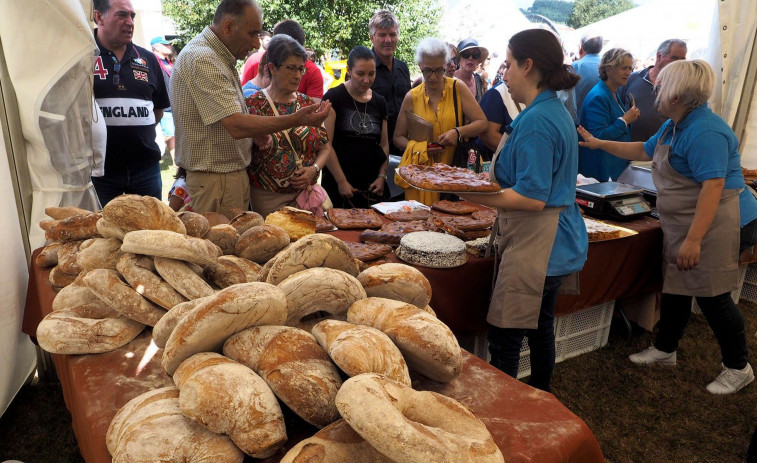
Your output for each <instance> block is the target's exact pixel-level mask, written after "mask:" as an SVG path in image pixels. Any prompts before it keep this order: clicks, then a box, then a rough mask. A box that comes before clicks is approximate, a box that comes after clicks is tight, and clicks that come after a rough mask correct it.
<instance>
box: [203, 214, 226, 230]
mask: <svg viewBox="0 0 757 463" xmlns="http://www.w3.org/2000/svg"><path fill="white" fill-rule="evenodd" d="M202 215H204V216H205V218H206V219H208V224H210V226H211V227H213V226H216V225H224V224H228V223H229V222H231V221H230V220H229V218H228V217H226V216H225V215H223V214H221V213H220V212H211V211H208V212H203V213H202Z"/></svg>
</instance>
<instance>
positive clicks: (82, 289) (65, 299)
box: [52, 273, 103, 311]
mask: <svg viewBox="0 0 757 463" xmlns="http://www.w3.org/2000/svg"><path fill="white" fill-rule="evenodd" d="M84 275H85V274H84V273H80V274H79V276H77V277H76V279H75V280H74V281H73V282H71V284H70V285H68V286H66V287H65V288H63V289H61V290H60V291H58V294H56V295H55V299H53V303H52V309H53V310H54V311H55V310H62V309H69V308H71V307H77V306H81V305H86V304H90V303H94V304H98V305H103V304H102V301H101V300H100V298H99V297H97V296H95V294H94V293H93V292H92V291H91V290H90V289H89V287H88V286H87V285H85V284H84V281H83V279H84Z"/></svg>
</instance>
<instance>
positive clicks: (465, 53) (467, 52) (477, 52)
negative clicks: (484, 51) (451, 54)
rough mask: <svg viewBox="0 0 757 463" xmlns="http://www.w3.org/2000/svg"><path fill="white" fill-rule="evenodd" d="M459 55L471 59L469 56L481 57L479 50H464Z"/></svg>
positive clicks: (473, 57)
mask: <svg viewBox="0 0 757 463" xmlns="http://www.w3.org/2000/svg"><path fill="white" fill-rule="evenodd" d="M460 57H461V58H463V59H471V58H472V59H481V52H480V51H475V52H470V51H464V52H462V53H460Z"/></svg>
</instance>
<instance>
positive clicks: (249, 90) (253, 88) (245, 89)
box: [242, 80, 262, 98]
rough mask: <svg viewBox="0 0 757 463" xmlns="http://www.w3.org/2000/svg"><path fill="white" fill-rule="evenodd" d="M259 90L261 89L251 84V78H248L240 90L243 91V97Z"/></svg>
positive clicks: (247, 96)
mask: <svg viewBox="0 0 757 463" xmlns="http://www.w3.org/2000/svg"><path fill="white" fill-rule="evenodd" d="M260 90H262V89H261V88H260V87H258V86H257V85H255V84H253V83H252V81H251V80H248V81H247V83H245V84H244V85H243V86H242V92H243V93H244V97H245V98H249V97H251V96H252V95H254V94H256V93H258V92H259V91H260Z"/></svg>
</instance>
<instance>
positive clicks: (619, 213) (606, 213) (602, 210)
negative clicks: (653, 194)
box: [576, 182, 652, 220]
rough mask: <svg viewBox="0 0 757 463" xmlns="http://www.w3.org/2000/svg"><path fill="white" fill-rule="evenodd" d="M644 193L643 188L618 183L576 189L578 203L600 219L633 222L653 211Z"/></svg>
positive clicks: (584, 186) (596, 184) (595, 184)
mask: <svg viewBox="0 0 757 463" xmlns="http://www.w3.org/2000/svg"><path fill="white" fill-rule="evenodd" d="M643 191H644V189H643V188H639V187H635V186H633V185H627V184H625V183H618V182H604V183H593V184H591V185H581V186H577V187H576V203H577V204H578V205H579V206H581V208H582V209H583V210H584V211H586V213H587V214H589V215H591V216H593V217H596V218H599V219H610V220H632V219H635V218H638V217H641V216H643V215H647V214H649V213H650V212H651V211H652V208H651V207H650V206H649V203H647V201H646V200H645V199H644V196H643V195H642V192H643Z"/></svg>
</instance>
